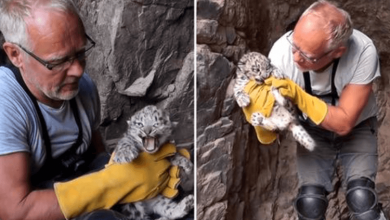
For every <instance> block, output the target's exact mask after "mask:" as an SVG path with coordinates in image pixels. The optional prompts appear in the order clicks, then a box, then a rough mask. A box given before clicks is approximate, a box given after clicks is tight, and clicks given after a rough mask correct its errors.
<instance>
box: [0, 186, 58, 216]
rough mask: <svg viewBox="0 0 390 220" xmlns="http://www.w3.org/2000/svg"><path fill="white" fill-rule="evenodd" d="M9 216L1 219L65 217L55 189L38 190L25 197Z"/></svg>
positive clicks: (10, 211)
mask: <svg viewBox="0 0 390 220" xmlns="http://www.w3.org/2000/svg"><path fill="white" fill-rule="evenodd" d="M8 213H9V214H8V215H7V216H4V217H2V218H1V219H3V220H6V219H26V220H27V219H31V220H36V219H41V220H46V219H47V220H55V219H64V215H63V214H62V212H61V210H60V207H59V205H58V201H57V197H56V195H55V193H54V190H36V191H32V192H30V193H29V194H28V195H27V196H26V197H25V198H23V199H22V200H21V201H20V202H19V203H18V205H17V206H16V207H14V209H13V210H9V212H8Z"/></svg>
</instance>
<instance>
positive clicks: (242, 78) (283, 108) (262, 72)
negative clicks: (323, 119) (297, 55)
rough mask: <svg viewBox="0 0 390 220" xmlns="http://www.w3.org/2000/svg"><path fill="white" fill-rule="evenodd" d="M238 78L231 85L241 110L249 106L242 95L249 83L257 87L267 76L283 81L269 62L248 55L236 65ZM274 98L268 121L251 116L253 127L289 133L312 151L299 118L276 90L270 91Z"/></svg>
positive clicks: (292, 106)
mask: <svg viewBox="0 0 390 220" xmlns="http://www.w3.org/2000/svg"><path fill="white" fill-rule="evenodd" d="M236 74H237V77H236V82H235V85H234V97H235V99H236V101H237V104H238V105H239V106H240V107H246V106H248V105H249V104H250V99H249V95H248V94H247V93H246V92H245V91H244V88H245V86H246V85H247V84H248V82H249V80H251V79H252V80H255V81H256V83H257V84H262V83H264V80H265V79H267V78H268V77H270V76H274V77H275V78H279V79H280V78H284V74H283V73H282V72H281V71H280V70H279V69H278V68H276V67H275V66H273V65H272V64H271V61H270V60H269V59H268V58H267V57H266V56H264V55H262V54H261V53H257V52H250V53H247V54H245V55H244V56H243V57H242V58H241V59H240V61H239V62H238V65H237V72H236ZM271 92H272V95H273V96H274V98H275V101H276V102H275V103H274V107H273V110H272V113H271V115H270V117H265V116H264V115H262V114H261V113H260V112H254V113H253V114H252V116H251V124H252V125H253V126H262V127H264V128H266V129H268V130H272V131H283V130H286V129H288V130H290V131H291V132H292V134H293V137H294V138H295V139H296V140H297V141H298V142H299V143H300V144H301V145H303V146H304V147H306V148H307V149H308V150H310V151H312V150H313V149H314V148H315V142H314V140H313V139H312V138H311V137H310V135H309V134H308V133H307V132H306V130H305V129H304V128H303V127H302V125H300V124H299V122H298V119H297V117H298V114H297V112H296V108H295V106H294V105H293V104H292V102H291V101H289V100H288V99H286V98H284V97H283V96H282V95H281V94H280V93H279V90H278V89H276V88H271Z"/></svg>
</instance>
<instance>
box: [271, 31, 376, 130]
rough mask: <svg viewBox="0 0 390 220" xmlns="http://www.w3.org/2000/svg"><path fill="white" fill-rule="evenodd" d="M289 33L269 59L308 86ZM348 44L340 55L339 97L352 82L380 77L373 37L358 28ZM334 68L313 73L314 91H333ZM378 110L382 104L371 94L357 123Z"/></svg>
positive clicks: (320, 93) (277, 42)
mask: <svg viewBox="0 0 390 220" xmlns="http://www.w3.org/2000/svg"><path fill="white" fill-rule="evenodd" d="M288 34H289V32H288V33H286V34H285V35H284V36H282V37H281V38H280V39H279V40H277V41H276V42H275V44H274V45H273V47H272V48H271V51H270V53H269V58H270V59H271V63H272V64H273V65H275V66H276V67H278V68H279V69H280V70H282V71H283V73H284V74H285V75H286V76H287V77H288V78H290V79H291V80H293V81H294V82H295V83H297V84H298V85H299V86H300V87H302V88H305V82H304V78H303V73H302V72H301V71H300V70H299V69H298V68H297V67H296V66H295V65H294V61H293V54H292V50H291V44H290V43H289V42H288V41H287V38H286V36H288ZM347 47H348V49H347V51H346V52H345V53H344V54H343V56H342V57H341V58H340V61H339V64H338V66H337V71H336V76H335V80H334V83H335V87H336V90H337V93H338V95H339V96H340V95H341V92H342V90H343V89H344V87H345V86H346V85H348V84H357V85H364V84H369V83H371V82H372V81H373V80H374V79H375V78H377V77H379V76H380V70H379V59H378V55H377V51H376V48H375V45H374V43H373V42H372V40H371V39H370V38H368V37H367V36H366V35H364V34H363V33H362V32H360V31H358V30H353V33H352V36H351V37H350V39H349V41H348V46H347ZM332 68H333V65H331V66H329V67H328V68H327V69H326V70H325V71H324V72H322V73H316V72H315V71H310V72H309V73H310V82H311V86H312V91H313V94H315V95H323V94H329V93H330V92H331V74H332ZM336 105H337V103H336ZM377 111H378V107H377V105H376V101H375V97H374V94H373V93H371V94H370V97H369V100H368V103H367V105H366V106H365V107H364V110H363V112H362V113H361V115H360V117H359V119H358V120H357V122H356V124H358V123H360V122H361V121H363V120H364V119H367V118H369V117H372V116H376V114H377Z"/></svg>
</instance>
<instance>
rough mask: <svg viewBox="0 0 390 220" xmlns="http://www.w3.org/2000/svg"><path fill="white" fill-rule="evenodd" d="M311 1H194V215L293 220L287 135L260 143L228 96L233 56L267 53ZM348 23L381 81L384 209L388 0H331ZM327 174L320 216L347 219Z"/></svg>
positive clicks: (294, 186) (388, 137) (384, 198)
mask: <svg viewBox="0 0 390 220" xmlns="http://www.w3.org/2000/svg"><path fill="white" fill-rule="evenodd" d="M312 2H313V0H287V1H282V0H276V1H271V0H197V20H196V22H197V26H196V35H197V54H196V57H197V59H196V61H197V65H196V66H197V74H196V76H197V192H198V194H197V195H198V198H197V199H198V200H197V205H198V206H197V216H198V219H203V220H221V219H222V220H224V219H226V220H237V219H246V220H250V219H253V220H259V219H261V220H265V219H267V220H268V219H275V220H292V219H297V217H296V214H295V213H294V209H293V206H292V204H293V200H294V198H295V196H296V194H297V190H298V180H297V173H296V168H295V167H296V164H295V163H296V162H295V156H294V155H295V150H296V146H295V144H294V141H293V139H292V137H291V136H290V135H284V136H283V137H281V138H280V139H281V142H280V144H278V143H275V144H273V145H271V146H262V145H260V144H259V142H258V141H257V139H256V136H255V133H254V129H253V128H252V127H251V126H250V125H249V124H248V123H247V122H245V119H244V117H243V114H242V112H241V109H239V108H238V106H237V105H236V103H235V101H234V100H233V97H232V93H233V92H232V83H233V77H234V72H235V69H236V64H237V61H238V59H239V58H240V57H241V56H242V55H243V54H244V53H245V52H247V51H258V52H261V53H263V54H268V52H269V50H270V48H271V46H272V44H273V43H274V42H275V41H276V40H277V39H278V38H279V37H280V36H281V35H282V34H284V33H285V31H286V30H289V29H291V28H292V27H293V26H294V24H295V21H296V20H297V19H298V18H299V16H300V14H301V13H302V12H303V11H304V10H305V9H306V8H307V7H308V6H309V5H310V4H311V3H312ZM336 2H338V3H339V4H340V6H341V7H343V8H344V9H346V10H347V11H348V12H350V14H351V17H352V20H353V22H354V27H355V28H357V29H359V30H361V31H363V32H364V33H366V34H367V35H368V36H369V37H371V38H372V39H373V41H374V43H375V45H376V47H377V49H378V53H379V56H380V61H381V73H382V78H381V79H380V80H378V81H377V82H375V85H374V92H375V94H376V97H377V101H378V105H379V106H380V112H379V115H378V118H379V121H380V122H381V125H380V129H379V135H378V139H379V170H378V175H377V181H376V187H377V191H378V193H379V199H380V202H382V203H383V206H384V209H385V211H386V212H387V213H389V212H390V203H389V199H388V198H389V197H390V190H389V189H390V182H389V181H388V180H389V177H390V174H389V172H388V170H389V169H390V162H389V161H390V160H389V159H390V156H389V155H390V154H389V149H388V148H387V146H388V145H389V144H390V143H389V142H390V134H389V132H388V130H389V126H390V118H389V114H387V113H388V112H389V110H390V109H389V104H388V99H389V98H388V97H389V95H388V94H389V90H390V86H389V73H390V72H389V70H390V61H389V58H390V56H389V55H390V54H389V52H388V51H389V49H390V46H389V45H390V44H389V43H390V22H389V21H390V13H389V10H390V2H389V1H374V2H370V3H368V2H366V1H363V0H357V1H356V0H344V1H341V0H337V1H336ZM341 176H342V171H341V170H338V171H337V175H336V177H335V179H334V185H335V188H336V190H335V191H334V192H333V193H331V194H330V195H329V196H328V198H329V206H328V211H327V217H326V219H332V220H340V219H348V209H347V206H346V203H345V198H344V193H345V191H344V189H343V187H342V184H341Z"/></svg>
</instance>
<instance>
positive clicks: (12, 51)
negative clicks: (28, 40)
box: [3, 42, 23, 67]
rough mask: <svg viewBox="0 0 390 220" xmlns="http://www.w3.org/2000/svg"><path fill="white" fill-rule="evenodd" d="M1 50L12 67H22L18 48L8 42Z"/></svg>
mask: <svg viewBox="0 0 390 220" xmlns="http://www.w3.org/2000/svg"><path fill="white" fill-rule="evenodd" d="M3 49H4V51H5V53H6V54H7V56H8V59H9V60H10V61H11V62H12V64H13V65H14V66H16V67H20V66H21V65H22V60H23V59H22V54H21V52H20V49H19V48H18V46H16V45H15V44H13V43H10V42H5V43H4V44H3Z"/></svg>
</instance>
